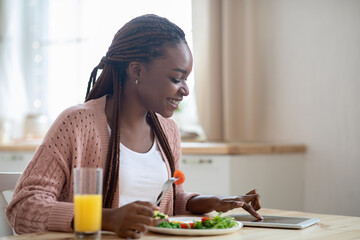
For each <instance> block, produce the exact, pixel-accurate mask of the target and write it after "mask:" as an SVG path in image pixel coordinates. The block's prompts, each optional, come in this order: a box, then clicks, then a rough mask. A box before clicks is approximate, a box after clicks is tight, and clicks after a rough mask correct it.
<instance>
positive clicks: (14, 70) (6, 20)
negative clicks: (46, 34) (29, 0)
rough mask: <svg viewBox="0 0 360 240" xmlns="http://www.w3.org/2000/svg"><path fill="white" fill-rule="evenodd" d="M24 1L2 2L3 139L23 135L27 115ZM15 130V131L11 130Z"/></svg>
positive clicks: (0, 114)
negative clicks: (24, 63)
mask: <svg viewBox="0 0 360 240" xmlns="http://www.w3.org/2000/svg"><path fill="white" fill-rule="evenodd" d="M22 2H23V1H22V0H0V128H1V130H0V131H1V136H0V140H3V141H7V140H9V138H11V137H13V136H12V135H13V134H15V135H20V134H21V129H19V128H17V127H16V126H19V125H21V123H22V119H23V115H24V113H25V112H26V109H27V105H26V99H27V97H26V91H25V82H24V76H23V74H22V73H23V69H24V65H23V61H22V60H23V51H22V49H23V48H24V45H23V38H22V35H23V31H22V30H23V28H24V26H23V17H24V14H23V12H22V11H21V10H22V9H23V8H22V7H21V5H22ZM11 127H12V129H11Z"/></svg>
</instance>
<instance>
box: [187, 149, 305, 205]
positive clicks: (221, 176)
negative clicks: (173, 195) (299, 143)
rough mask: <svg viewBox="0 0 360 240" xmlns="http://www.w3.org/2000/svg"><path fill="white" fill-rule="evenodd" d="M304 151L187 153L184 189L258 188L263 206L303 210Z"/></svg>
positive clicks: (234, 191) (224, 192) (225, 192)
mask: <svg viewBox="0 0 360 240" xmlns="http://www.w3.org/2000/svg"><path fill="white" fill-rule="evenodd" d="M304 158H305V155H304V154H298V153H297V154H291V153H281V154H251V155H241V154H229V155H206V154H184V155H183V156H182V160H181V162H180V169H181V170H182V171H183V172H184V174H185V177H186V180H185V183H184V189H185V191H189V192H199V193H202V194H215V195H221V196H232V195H233V196H235V195H239V194H245V193H246V192H248V191H249V190H251V189H254V188H256V189H257V190H258V192H259V193H260V195H261V201H262V205H263V207H266V208H277V209H284V210H299V211H301V210H303V206H302V203H303V187H304V186H303V176H304Z"/></svg>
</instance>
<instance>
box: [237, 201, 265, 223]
mask: <svg viewBox="0 0 360 240" xmlns="http://www.w3.org/2000/svg"><path fill="white" fill-rule="evenodd" d="M242 208H243V209H245V210H246V211H247V212H249V213H250V214H251V215H252V216H254V217H256V218H257V219H260V220H263V219H264V218H263V217H262V216H261V215H260V214H259V213H258V212H256V211H255V209H254V208H253V207H252V206H251V205H250V204H249V203H244V205H243V206H242Z"/></svg>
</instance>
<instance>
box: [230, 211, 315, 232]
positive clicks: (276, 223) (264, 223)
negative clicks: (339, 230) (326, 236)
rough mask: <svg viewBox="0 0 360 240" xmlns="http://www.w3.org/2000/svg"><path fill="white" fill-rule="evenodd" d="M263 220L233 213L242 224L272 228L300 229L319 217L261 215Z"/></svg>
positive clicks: (311, 223) (313, 222)
mask: <svg viewBox="0 0 360 240" xmlns="http://www.w3.org/2000/svg"><path fill="white" fill-rule="evenodd" d="M262 216H263V218H264V220H258V219H256V218H254V217H253V216H251V215H247V214H233V215H230V216H229V217H234V218H235V220H236V221H239V222H241V223H242V224H243V225H244V226H250V227H273V228H293V229H302V228H306V227H308V226H311V225H313V224H315V223H318V222H320V219H319V218H303V217H283V216H270V215H262Z"/></svg>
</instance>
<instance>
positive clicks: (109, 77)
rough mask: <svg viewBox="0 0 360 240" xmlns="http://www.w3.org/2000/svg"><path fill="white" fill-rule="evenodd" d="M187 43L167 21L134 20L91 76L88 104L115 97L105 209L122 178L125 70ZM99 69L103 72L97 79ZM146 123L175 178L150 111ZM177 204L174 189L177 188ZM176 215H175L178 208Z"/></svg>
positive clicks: (153, 18)
mask: <svg viewBox="0 0 360 240" xmlns="http://www.w3.org/2000/svg"><path fill="white" fill-rule="evenodd" d="M181 42H183V43H186V40H185V34H184V32H183V31H182V30H181V29H180V28H179V27H178V26H176V25H175V24H174V23H172V22H170V21H169V20H168V19H166V18H162V17H159V16H156V15H153V14H149V15H143V16H140V17H137V18H134V19H133V20H131V21H130V22H128V23H126V24H125V25H124V26H123V27H122V28H121V29H120V30H119V31H118V32H117V33H116V34H115V37H114V39H113V41H112V43H111V46H110V47H109V49H108V52H107V53H106V57H103V58H102V59H101V62H100V63H99V65H98V66H96V67H95V68H94V70H93V71H92V72H91V76H90V79H89V83H88V88H87V92H86V99H85V101H89V100H91V99H96V98H100V97H102V96H104V95H106V94H109V95H113V97H114V107H113V119H112V121H111V122H110V127H111V135H110V142H109V149H108V154H107V159H106V167H105V172H106V173H107V174H106V175H105V180H104V183H103V189H104V194H103V195H104V197H103V205H104V207H105V208H111V206H112V203H113V199H114V195H115V191H116V188H117V179H118V177H119V164H120V163H119V156H120V123H119V120H120V119H119V118H120V117H119V112H120V101H121V93H122V86H123V85H124V82H125V81H126V79H127V74H126V69H127V67H128V66H129V63H130V62H131V61H138V62H143V63H150V62H151V60H153V59H154V58H157V57H161V56H164V55H165V54H166V47H167V46H170V45H172V44H174V45H175V44H178V43H181ZM98 69H103V71H102V73H101V74H100V76H99V78H98V79H96V75H97V71H98ZM147 121H148V123H149V124H150V126H151V128H152V129H153V131H154V133H155V135H156V136H157V138H158V139H159V143H160V145H161V147H162V149H163V151H164V153H165V155H166V158H167V159H168V161H169V165H170V170H171V175H173V174H174V171H175V164H174V157H173V154H172V152H171V149H170V145H169V142H168V140H167V138H166V136H165V134H164V131H163V129H162V127H161V125H160V122H159V120H158V118H157V116H156V114H155V113H154V112H151V111H149V112H148V114H147ZM173 193H174V202H175V187H174V191H173ZM174 207H175V204H174ZM173 209H174V212H175V208H173Z"/></svg>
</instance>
